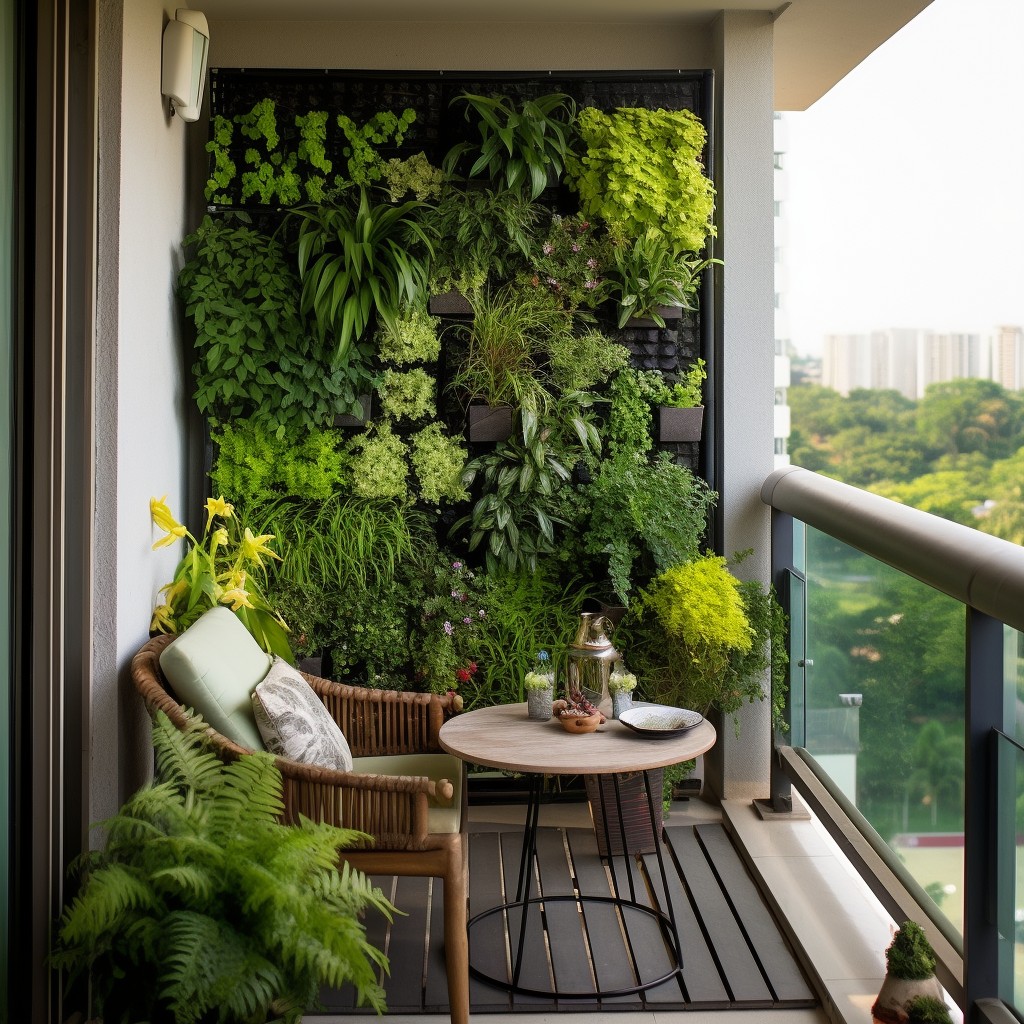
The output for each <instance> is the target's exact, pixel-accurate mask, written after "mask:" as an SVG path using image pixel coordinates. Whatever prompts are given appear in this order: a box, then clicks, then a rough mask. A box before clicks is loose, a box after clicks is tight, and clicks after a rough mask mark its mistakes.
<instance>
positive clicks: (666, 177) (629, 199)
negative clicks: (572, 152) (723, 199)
mask: <svg viewBox="0 0 1024 1024" xmlns="http://www.w3.org/2000/svg"><path fill="white" fill-rule="evenodd" d="M576 123H577V129H578V131H579V134H580V137H581V139H582V142H583V154H582V156H578V157H576V156H570V158H569V160H568V162H567V168H566V170H567V175H566V177H567V180H568V182H569V185H570V187H572V188H573V189H574V190H575V191H576V192H578V193H579V197H580V206H581V208H582V210H583V213H584V214H586V215H587V216H589V217H597V218H599V219H600V220H602V221H604V223H605V224H607V225H608V228H609V230H610V231H611V232H612V234H613V235H615V236H616V237H618V238H620V239H623V240H625V239H634V238H640V237H644V236H646V234H647V232H648V231H649V230H650V229H653V230H654V231H655V233H656V234H657V235H660V236H661V237H663V238H664V240H665V241H666V242H667V243H668V246H669V249H670V251H676V250H678V251H687V252H699V251H700V250H701V249H702V248H703V247H704V243H705V241H706V240H707V238H708V237H709V236H712V235H714V233H715V229H714V226H713V225H712V223H711V215H712V212H713V210H714V201H715V189H714V186H713V185H712V183H711V180H710V179H709V178H708V177H706V176H705V174H704V168H703V166H702V164H701V159H700V158H701V153H702V151H703V149H704V144H705V142H706V140H707V132H706V131H705V130H704V126H703V125H702V124H701V122H700V119H699V118H698V117H697V116H696V115H695V114H692V113H690V111H688V110H673V111H670V110H647V109H644V108H641V107H626V108H620V109H618V110H614V111H612V112H611V113H605V112H603V111H601V110H598V109H596V108H595V107H585V108H584V109H583V110H581V111H580V112H579V115H578V117H577V122H576Z"/></svg>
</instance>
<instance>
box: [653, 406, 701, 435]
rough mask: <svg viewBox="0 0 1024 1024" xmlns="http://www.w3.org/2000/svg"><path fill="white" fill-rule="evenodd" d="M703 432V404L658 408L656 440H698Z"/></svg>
mask: <svg viewBox="0 0 1024 1024" xmlns="http://www.w3.org/2000/svg"><path fill="white" fill-rule="evenodd" d="M703 432H704V406H703V405H697V406H694V407H693V408H691V409H677V408H675V407H671V406H667V405H662V406H659V408H658V440H659V441H669V442H682V441H699V440H700V439H701V436H702V434H703Z"/></svg>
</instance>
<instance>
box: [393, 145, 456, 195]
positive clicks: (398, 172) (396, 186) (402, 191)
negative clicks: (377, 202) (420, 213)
mask: <svg viewBox="0 0 1024 1024" xmlns="http://www.w3.org/2000/svg"><path fill="white" fill-rule="evenodd" d="M383 174H384V181H385V183H386V184H387V189H388V196H389V198H390V199H391V202H393V203H397V202H400V201H401V200H403V199H404V198H405V197H406V196H407V195H408V194H409V193H410V192H411V193H412V194H413V195H414V196H415V197H416V198H417V199H419V200H420V201H421V202H423V201H425V200H427V199H436V198H437V197H438V196H440V194H441V190H442V188H443V187H444V171H442V170H441V168H440V167H435V166H434V165H433V164H432V163H431V162H430V161H429V160H428V159H427V157H426V154H425V153H414V154H413V155H412V156H411V157H409V158H408V159H406V160H399V159H397V158H392V159H391V160H389V161H388V162H387V163H386V164H384V168H383Z"/></svg>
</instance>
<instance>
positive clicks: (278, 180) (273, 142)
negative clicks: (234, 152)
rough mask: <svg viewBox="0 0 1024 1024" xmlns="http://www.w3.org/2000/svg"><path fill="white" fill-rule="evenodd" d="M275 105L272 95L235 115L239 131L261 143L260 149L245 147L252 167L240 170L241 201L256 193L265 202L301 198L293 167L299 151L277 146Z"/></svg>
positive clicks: (248, 161) (287, 204)
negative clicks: (283, 149) (282, 149)
mask: <svg viewBox="0 0 1024 1024" xmlns="http://www.w3.org/2000/svg"><path fill="white" fill-rule="evenodd" d="M276 107H277V105H276V104H275V103H274V101H273V100H272V99H262V100H259V101H258V102H257V103H256V104H255V106H254V107H253V108H252V110H250V111H249V112H248V113H246V114H240V115H238V116H237V117H236V118H235V122H236V123H237V124H238V125H239V126H240V127H241V129H242V134H243V135H244V136H245V137H246V138H247V139H251V140H252V141H254V142H258V143H260V145H261V147H262V149H263V152H260V150H259V149H257V148H256V146H250V147H249V148H248V149H246V151H245V162H246V163H247V164H248V165H249V166H250V167H252V168H253V169H252V170H251V171H243V172H242V196H241V198H242V201H243V202H244V201H245V200H246V199H249V198H251V197H252V196H255V195H258V196H259V199H260V202H261V203H263V204H264V205H266V204H268V203H272V202H274V200H275V199H276V200H277V202H279V203H280V204H281V205H282V206H289V205H291V204H292V203H297V202H299V200H300V199H301V198H302V192H301V186H302V179H301V177H300V176H299V175H298V174H297V173H296V170H295V169H296V167H297V166H298V162H299V157H298V153H295V152H289V151H283V152H282V151H279V150H278V145H279V143H280V141H281V137H280V135H279V134H278V130H277V109H276Z"/></svg>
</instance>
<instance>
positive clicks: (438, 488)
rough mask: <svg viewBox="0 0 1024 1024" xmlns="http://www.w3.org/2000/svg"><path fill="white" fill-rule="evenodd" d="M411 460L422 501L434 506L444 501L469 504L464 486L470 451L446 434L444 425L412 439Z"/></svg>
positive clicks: (415, 435) (421, 432) (424, 431)
mask: <svg viewBox="0 0 1024 1024" xmlns="http://www.w3.org/2000/svg"><path fill="white" fill-rule="evenodd" d="M409 444H410V448H411V454H410V458H411V460H412V468H413V471H414V472H415V474H416V482H417V487H418V489H419V493H420V497H421V498H422V499H423V500H424V501H427V502H430V503H431V504H433V505H439V504H440V503H441V502H442V501H465V499H466V498H468V497H469V492H468V491H467V490H466V488H465V487H464V486H463V483H462V471H463V470H464V469H465V467H466V460H467V458H468V455H467V453H466V449H465V448H464V447H463V446H462V445H461V444H459V443H458V441H456V440H454V439H453V438H451V437H448V436H447V435H446V434H445V433H444V428H443V427H442V426H441V424H440V423H431V424H429V425H428V426H426V427H424V428H423V430H421V431H419V432H418V433H416V434H413V435H412V437H410V438H409Z"/></svg>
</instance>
